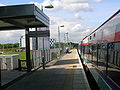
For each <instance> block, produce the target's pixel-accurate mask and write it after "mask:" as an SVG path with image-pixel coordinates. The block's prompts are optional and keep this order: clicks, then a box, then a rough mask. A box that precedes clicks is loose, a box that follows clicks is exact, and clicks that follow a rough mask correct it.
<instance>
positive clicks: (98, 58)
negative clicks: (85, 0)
mask: <svg viewBox="0 0 120 90" xmlns="http://www.w3.org/2000/svg"><path fill="white" fill-rule="evenodd" d="M79 52H80V55H81V58H82V62H83V64H85V65H86V66H88V69H89V70H90V72H91V73H92V76H93V77H94V79H95V81H96V82H97V84H98V86H99V88H100V89H101V90H120V10H118V11H117V12H116V13H115V14H113V15H112V16H111V17H110V18H108V19H107V20H106V21H105V22H104V23H102V24H101V25H100V26H99V27H97V28H96V29H95V30H94V31H93V32H91V33H90V34H89V35H87V36H86V37H85V38H83V39H82V41H81V42H80V43H79ZM90 64H91V66H92V67H90V68H89V66H90ZM93 69H94V70H93Z"/></svg>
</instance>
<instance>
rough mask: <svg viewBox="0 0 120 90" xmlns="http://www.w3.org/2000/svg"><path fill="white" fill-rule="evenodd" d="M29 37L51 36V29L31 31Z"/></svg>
mask: <svg viewBox="0 0 120 90" xmlns="http://www.w3.org/2000/svg"><path fill="white" fill-rule="evenodd" d="M28 36H29V37H48V36H50V31H49V30H46V31H30V32H29V33H28Z"/></svg>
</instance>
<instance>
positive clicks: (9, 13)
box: [0, 4, 49, 31]
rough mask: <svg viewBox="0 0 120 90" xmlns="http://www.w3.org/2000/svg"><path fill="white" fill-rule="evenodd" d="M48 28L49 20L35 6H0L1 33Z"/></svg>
mask: <svg viewBox="0 0 120 90" xmlns="http://www.w3.org/2000/svg"><path fill="white" fill-rule="evenodd" d="M48 26H49V18H48V17H47V16H46V15H45V14H44V13H43V11H41V10H40V9H39V8H38V7H37V6H35V5H34V4H25V5H11V6H0V31H1V30H15V29H26V28H35V27H48Z"/></svg>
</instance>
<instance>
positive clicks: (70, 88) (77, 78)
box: [5, 49, 90, 90]
mask: <svg viewBox="0 0 120 90" xmlns="http://www.w3.org/2000/svg"><path fill="white" fill-rule="evenodd" d="M5 90H90V86H89V84H88V81H87V78H86V76H85V73H84V70H83V67H82V64H81V62H79V59H78V54H77V50H76V49H73V50H72V53H69V54H66V55H64V56H63V57H61V58H60V59H58V60H54V61H52V62H51V63H49V64H47V65H46V69H45V70H42V68H40V69H38V70H37V71H35V72H33V73H32V74H31V75H29V76H25V77H24V78H22V79H21V80H19V81H17V82H16V83H14V84H13V85H12V86H10V87H8V88H7V89H5Z"/></svg>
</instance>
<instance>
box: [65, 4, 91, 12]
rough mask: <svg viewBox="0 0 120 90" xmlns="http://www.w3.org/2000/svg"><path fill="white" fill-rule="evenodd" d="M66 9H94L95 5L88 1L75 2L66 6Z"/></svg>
mask: <svg viewBox="0 0 120 90" xmlns="http://www.w3.org/2000/svg"><path fill="white" fill-rule="evenodd" d="M64 9H66V10H69V11H71V12H78V11H92V10H93V7H91V6H90V5H89V4H88V3H78V4H77V3H75V4H69V5H66V6H64Z"/></svg>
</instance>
